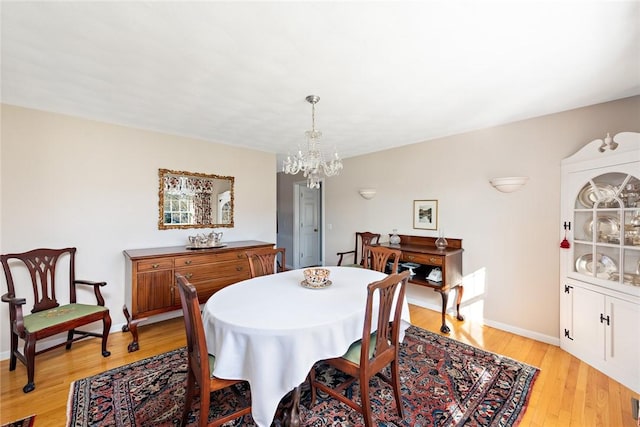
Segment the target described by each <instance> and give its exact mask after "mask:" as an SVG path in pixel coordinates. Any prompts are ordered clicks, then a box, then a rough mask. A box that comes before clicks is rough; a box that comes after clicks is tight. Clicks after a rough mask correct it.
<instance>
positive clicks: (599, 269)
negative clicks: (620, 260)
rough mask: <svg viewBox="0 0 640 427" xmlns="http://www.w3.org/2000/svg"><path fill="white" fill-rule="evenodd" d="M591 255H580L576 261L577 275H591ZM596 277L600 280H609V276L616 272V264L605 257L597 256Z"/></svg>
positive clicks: (592, 269) (592, 267)
mask: <svg viewBox="0 0 640 427" xmlns="http://www.w3.org/2000/svg"><path fill="white" fill-rule="evenodd" d="M593 264H594V263H593V255H591V254H586V255H582V256H581V257H579V258H578V259H577V260H576V271H577V272H578V273H582V274H587V275H589V276H591V275H593V272H594V266H593ZM595 268H596V272H595V273H596V277H599V278H600V279H609V278H610V277H611V274H613V273H617V272H618V266H617V265H616V263H615V262H614V261H613V260H612V259H611V258H609V257H608V256H606V255H599V256H598V259H597V262H596V267H595Z"/></svg>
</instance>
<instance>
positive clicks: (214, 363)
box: [209, 354, 216, 378]
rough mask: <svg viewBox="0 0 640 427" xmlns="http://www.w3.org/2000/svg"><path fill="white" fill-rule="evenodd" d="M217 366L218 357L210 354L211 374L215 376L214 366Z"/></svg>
mask: <svg viewBox="0 0 640 427" xmlns="http://www.w3.org/2000/svg"><path fill="white" fill-rule="evenodd" d="M215 367H216V357H215V356H214V355H213V354H210V355H209V376H210V377H212V378H213V368H215Z"/></svg>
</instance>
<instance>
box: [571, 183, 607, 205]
mask: <svg viewBox="0 0 640 427" xmlns="http://www.w3.org/2000/svg"><path fill="white" fill-rule="evenodd" d="M598 193H600V194H598ZM615 195H616V189H615V187H613V186H612V185H609V184H596V185H595V187H594V186H593V185H591V184H589V185H586V186H585V187H584V188H583V189H582V190H580V193H579V194H578V200H579V201H580V204H582V206H584V207H585V208H592V207H593V204H594V203H595V202H597V201H598V200H601V199H613V198H614V197H615Z"/></svg>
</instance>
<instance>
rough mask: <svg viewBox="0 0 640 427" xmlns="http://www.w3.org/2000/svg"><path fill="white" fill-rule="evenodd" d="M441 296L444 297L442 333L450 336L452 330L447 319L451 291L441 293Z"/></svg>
mask: <svg viewBox="0 0 640 427" xmlns="http://www.w3.org/2000/svg"><path fill="white" fill-rule="evenodd" d="M440 295H441V296H442V326H440V332H442V333H443V334H448V333H449V332H451V330H450V329H449V327H448V326H447V321H446V320H445V317H446V312H447V302H448V301H449V289H447V290H445V291H440Z"/></svg>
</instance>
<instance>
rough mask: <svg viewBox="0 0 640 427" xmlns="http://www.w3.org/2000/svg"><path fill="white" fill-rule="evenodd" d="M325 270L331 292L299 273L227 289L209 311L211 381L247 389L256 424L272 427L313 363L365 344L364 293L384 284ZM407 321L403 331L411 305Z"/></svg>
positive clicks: (368, 274) (361, 272)
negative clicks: (307, 283)
mask: <svg viewBox="0 0 640 427" xmlns="http://www.w3.org/2000/svg"><path fill="white" fill-rule="evenodd" d="M327 268H328V269H329V270H331V275H330V277H329V279H330V280H331V281H332V285H331V286H329V287H327V288H324V289H307V288H304V287H302V286H301V285H300V282H301V281H302V280H303V278H304V277H303V274H302V270H293V271H287V272H284V273H278V274H273V275H269V276H262V277H257V278H254V279H249V280H245V281H242V282H239V283H236V284H234V285H232V286H228V287H226V288H224V289H222V290H220V291H218V292H216V293H215V294H214V295H213V296H212V297H211V298H210V299H209V300H208V301H207V303H206V304H205V306H204V309H203V315H202V317H203V322H204V328H205V335H206V340H207V347H208V350H209V353H210V354H214V355H215V356H216V366H215V370H214V375H215V376H217V377H219V378H230V379H243V380H247V381H248V382H249V385H250V387H251V400H252V416H253V419H254V420H255V422H256V423H257V424H258V425H259V426H261V427H262V426H264V427H268V426H269V425H271V422H272V421H273V417H274V415H275V411H276V409H277V407H278V403H279V402H280V400H281V399H282V397H284V395H285V394H287V393H288V392H289V391H291V390H292V389H294V388H295V387H297V386H298V385H300V384H301V383H302V382H304V380H305V378H306V376H307V374H308V373H309V370H310V369H311V367H312V366H313V364H314V363H315V362H316V361H318V360H322V359H327V358H331V357H338V356H342V355H343V354H344V353H345V352H346V351H347V349H348V348H349V346H350V345H351V343H353V342H354V341H356V340H358V339H359V338H361V337H362V327H363V323H364V312H365V303H366V298H367V289H366V287H367V285H368V284H369V283H371V282H374V281H377V280H380V279H382V278H384V277H386V274H383V273H380V272H377V271H373V270H366V269H362V268H352V267H327ZM402 320H403V329H402V330H403V331H404V329H406V327H408V326H409V324H410V318H409V307H408V305H407V302H406V299H405V300H404V301H403V310H402Z"/></svg>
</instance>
